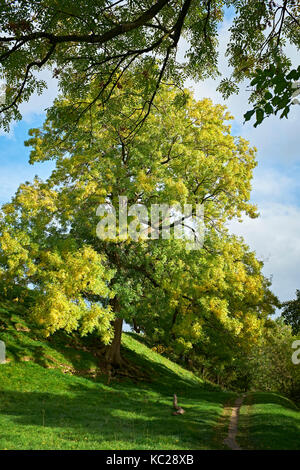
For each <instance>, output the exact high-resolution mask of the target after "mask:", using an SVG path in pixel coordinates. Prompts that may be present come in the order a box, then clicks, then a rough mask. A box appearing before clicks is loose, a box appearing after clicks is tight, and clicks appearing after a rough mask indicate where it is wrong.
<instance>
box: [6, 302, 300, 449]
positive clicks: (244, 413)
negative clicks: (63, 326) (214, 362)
mask: <svg viewBox="0 0 300 470" xmlns="http://www.w3.org/2000/svg"><path fill="white" fill-rule="evenodd" d="M24 312H25V310H24V308H22V307H16V306H15V305H14V304H10V303H2V304H1V307H0V338H1V339H2V340H4V341H5V342H6V345H7V357H8V362H7V364H4V365H1V366H0V428H1V435H0V449H2V450H3V449H113V450H118V449H182V450H184V449H187V450H191V449H224V448H225V447H224V445H223V439H224V437H225V436H226V433H227V427H228V419H229V416H228V415H226V413H225V415H224V413H223V408H224V405H225V404H228V403H232V402H233V401H234V400H235V398H236V396H237V395H236V394H235V393H232V392H229V391H222V390H220V389H219V388H218V387H216V386H214V385H212V384H209V383H205V382H203V381H202V380H200V379H199V378H197V377H196V376H195V375H194V374H192V373H191V372H189V371H187V370H185V369H183V368H182V367H180V366H178V365H177V364H174V363H173V362H171V361H169V360H168V359H166V358H164V357H162V356H160V355H159V354H157V353H155V352H154V351H152V350H151V349H149V348H148V347H147V346H146V345H145V344H143V342H142V341H141V340H138V339H137V337H136V336H135V335H132V334H124V338H123V354H124V356H126V357H127V359H129V360H130V361H131V362H132V363H134V364H135V366H137V367H138V368H139V369H140V370H141V371H146V372H147V377H146V378H145V379H144V380H134V378H130V377H125V376H124V377H121V376H118V377H112V380H111V381H110V383H109V384H108V377H107V375H105V374H104V373H103V371H102V370H101V360H100V359H99V357H97V355H96V354H97V344H96V342H95V338H94V339H93V340H89V341H87V340H86V341H81V340H79V339H78V337H76V336H75V335H67V334H65V333H64V334H57V335H54V336H53V337H51V339H50V340H45V339H43V338H42V337H41V336H40V333H39V331H38V330H36V329H35V327H34V326H33V325H30V324H28V323H25V321H24ZM174 393H177V395H178V399H179V404H180V405H181V406H182V407H183V408H184V409H185V411H186V412H185V414H184V415H182V416H173V415H172V412H173V411H174V410H173V408H172V398H173V394H174ZM254 397H255V400H254V403H255V404H254V405H252V406H251V410H250V411H249V410H248V407H247V404H246V406H243V407H242V409H241V433H240V438H241V444H242V445H243V446H245V448H278V449H281V448H299V431H300V428H299V425H300V413H299V411H297V410H296V407H295V406H294V405H293V404H292V403H291V402H289V401H288V400H286V399H284V398H282V397H278V396H277V398H276V399H275V398H274V397H275V395H272V394H255V395H254ZM252 399H253V396H252ZM297 432H298V435H297Z"/></svg>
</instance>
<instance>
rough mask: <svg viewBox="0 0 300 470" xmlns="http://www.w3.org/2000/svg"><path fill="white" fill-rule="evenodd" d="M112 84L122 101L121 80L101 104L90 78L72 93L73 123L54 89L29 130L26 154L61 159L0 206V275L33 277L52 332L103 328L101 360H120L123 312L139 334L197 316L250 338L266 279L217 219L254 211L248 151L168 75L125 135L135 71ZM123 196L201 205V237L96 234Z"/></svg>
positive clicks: (193, 327)
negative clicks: (76, 95) (77, 115)
mask: <svg viewBox="0 0 300 470" xmlns="http://www.w3.org/2000/svg"><path fill="white" fill-rule="evenodd" d="M121 83H122V86H123V87H124V88H126V89H129V90H132V91H131V92H130V93H128V96H127V98H126V101H125V100H124V99H123V100H120V96H119V94H122V90H121V89H116V90H115V92H114V95H112V97H111V99H110V101H109V104H108V105H107V107H106V112H105V113H104V114H103V113H101V111H99V108H98V106H97V104H96V103H94V102H93V91H94V90H93V89H92V90H91V91H90V94H89V95H88V96H86V98H85V100H84V102H82V105H81V106H82V108H84V107H85V106H86V103H87V102H90V103H91V106H90V111H89V113H88V114H84V115H83V116H82V119H81V120H80V122H79V123H78V125H77V126H76V127H75V128H74V127H72V126H68V119H69V120H70V122H72V114H71V113H70V110H71V103H70V98H69V97H61V98H60V99H59V100H57V101H56V102H55V104H54V107H53V108H52V109H51V110H49V112H48V116H47V119H46V121H45V123H44V126H43V128H41V129H32V130H31V132H30V133H31V138H30V139H29V141H28V142H27V145H30V146H32V147H33V149H32V151H31V157H30V158H31V163H34V162H41V161H46V160H49V159H54V160H55V161H56V168H55V170H54V171H53V173H52V175H51V176H50V178H49V179H48V180H47V181H46V182H42V181H40V180H39V179H37V178H36V179H35V180H34V182H33V183H25V184H22V185H21V186H20V187H19V189H18V191H17V193H16V195H15V197H14V198H13V199H12V201H11V203H9V204H6V205H4V206H3V209H2V217H1V225H0V229H1V237H0V243H1V251H0V263H1V281H2V282H1V283H2V285H5V286H6V288H7V289H8V288H9V287H10V286H19V287H26V286H27V287H30V288H31V289H34V292H35V303H34V305H33V306H32V309H31V313H32V315H33V317H34V318H35V320H36V321H37V322H38V323H39V324H40V325H41V326H42V327H43V329H44V331H45V333H46V334H47V335H49V334H52V333H53V332H55V331H56V330H59V329H65V330H67V331H69V332H70V331H73V330H79V331H80V333H81V334H83V335H85V334H88V333H90V332H92V331H96V332H98V335H99V337H100V340H101V343H102V345H103V346H100V341H99V348H102V347H103V354H104V355H103V358H104V359H105V361H106V362H108V363H109V364H113V365H115V366H121V365H122V364H123V363H124V361H123V359H122V357H121V354H120V340H121V333H122V322H123V320H124V319H125V320H126V321H127V322H128V323H129V324H131V325H135V327H136V328H140V329H143V330H144V331H146V332H147V331H149V332H150V329H149V322H151V319H152V320H153V325H156V324H157V321H159V319H161V325H162V327H163V328H165V329H166V330H172V329H173V333H174V334H175V336H176V337H179V336H181V337H182V340H184V341H190V342H191V343H193V341H194V340H196V339H197V338H198V339H199V334H200V333H201V331H202V330H203V325H204V326H205V325H211V328H212V329H214V328H219V329H220V331H222V335H221V336H220V340H221V338H222V337H224V335H226V333H228V334H231V335H232V334H235V335H241V337H242V336H243V335H244V336H245V337H247V338H248V340H249V338H251V337H252V336H253V335H254V336H255V335H256V334H257V330H258V329H259V327H260V325H261V324H262V322H263V319H264V317H265V316H266V314H265V313H264V312H266V311H267V308H266V307H265V305H263V303H264V302H265V303H266V300H265V299H266V292H267V291H268V283H267V282H266V280H265V279H264V277H263V275H262V273H261V268H262V264H261V263H260V262H259V261H257V260H256V258H255V256H254V254H251V253H249V252H248V249H247V247H245V246H244V245H243V243H242V242H241V241H240V240H238V239H236V238H234V237H229V235H228V234H227V232H226V228H225V224H226V221H228V220H229V219H230V218H232V217H236V216H237V217H240V216H241V215H242V214H243V213H244V214H247V215H249V216H250V217H256V215H257V214H256V208H255V207H254V206H253V205H252V204H250V202H249V197H250V190H251V178H252V170H253V168H254V167H255V165H256V162H255V150H254V149H252V148H250V147H249V144H248V142H247V141H245V140H244V139H242V138H239V137H236V138H235V137H233V136H232V135H231V134H230V125H229V123H228V122H227V121H228V120H230V118H231V116H230V115H229V114H228V112H227V111H226V109H225V107H223V106H220V105H217V106H213V105H212V103H211V101H210V100H207V99H205V100H203V101H200V102H197V101H196V100H195V99H194V98H193V96H192V94H191V93H190V92H189V91H184V92H181V91H178V89H177V88H174V87H171V86H168V87H163V88H161V90H160V91H159V93H158V95H157V97H156V100H155V102H154V106H153V109H152V113H151V115H150V116H149V118H148V119H147V120H146V121H145V123H144V126H143V127H142V128H140V129H139V131H138V132H136V133H135V134H134V135H133V136H132V137H131V139H126V138H124V136H126V135H127V133H128V128H126V127H124V123H123V119H122V116H123V114H126V113H127V112H128V109H129V108H130V109H132V107H135V108H136V109H137V111H136V113H138V112H139V111H138V109H139V108H140V104H141V103H142V100H143V97H142V96H141V93H140V90H138V89H135V88H134V83H135V77H133V76H131V75H129V76H127V77H126V78H125V77H124V78H123V80H122V82H121ZM95 86H96V84H95ZM77 111H78V110H77ZM132 121H133V122H135V116H132ZM119 196H126V197H127V198H128V205H131V204H137V203H138V204H144V206H145V207H146V209H147V211H148V212H150V208H151V205H152V204H160V203H167V204H169V205H173V204H175V203H176V204H179V205H181V206H182V205H183V204H185V203H188V204H191V205H192V206H193V207H195V205H196V204H203V205H204V220H205V225H206V228H205V241H204V245H203V247H202V249H200V250H196V251H195V250H188V249H187V248H186V241H185V240H184V239H175V236H174V230H171V231H170V232H171V237H170V239H162V238H161V237H160V238H159V239H153V240H149V239H143V238H142V237H139V238H138V239H137V240H133V239H130V238H129V239H123V238H122V237H121V236H120V235H121V234H120V233H119V234H118V232H117V234H116V237H114V238H113V239H110V238H109V237H108V239H100V238H99V237H97V234H96V227H97V224H98V223H99V217H98V216H97V215H96V210H97V208H98V206H99V204H107V205H109V206H110V207H112V206H114V207H116V208H117V207H118V198H119ZM117 214H118V212H117ZM130 220H131V221H132V217H131V219H130ZM184 222H185V221H184ZM267 303H268V302H267ZM271 304H272V299H271V298H270V300H269V305H271ZM178 329H181V334H180V335H178ZM207 331H208V329H207ZM176 332H177V333H176ZM252 333H253V334H252Z"/></svg>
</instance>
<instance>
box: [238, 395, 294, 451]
mask: <svg viewBox="0 0 300 470" xmlns="http://www.w3.org/2000/svg"><path fill="white" fill-rule="evenodd" d="M237 440H238V442H239V443H240V444H241V446H242V448H244V449H255V450H261V449H267V450H300V410H299V409H298V408H297V407H296V405H295V404H294V403H293V402H291V401H290V400H288V399H287V398H284V397H282V396H280V395H278V394H276V393H267V392H255V393H251V394H249V395H248V396H247V398H246V399H245V402H244V405H243V406H242V407H241V410H240V418H239V433H238V436H237Z"/></svg>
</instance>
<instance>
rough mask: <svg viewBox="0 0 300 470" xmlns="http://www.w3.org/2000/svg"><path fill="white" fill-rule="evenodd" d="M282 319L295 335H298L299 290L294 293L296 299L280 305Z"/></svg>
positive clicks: (299, 317)
mask: <svg viewBox="0 0 300 470" xmlns="http://www.w3.org/2000/svg"><path fill="white" fill-rule="evenodd" d="M282 307H283V312H282V314H281V315H282V317H283V319H284V322H285V323H286V324H287V325H290V326H291V328H292V331H293V333H294V334H295V335H297V334H298V333H300V290H299V289H297V291H296V299H295V300H289V301H287V302H283V303H282Z"/></svg>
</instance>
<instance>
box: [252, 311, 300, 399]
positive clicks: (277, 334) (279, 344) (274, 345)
mask: <svg viewBox="0 0 300 470" xmlns="http://www.w3.org/2000/svg"><path fill="white" fill-rule="evenodd" d="M298 339H299V337H298ZM295 340H297V337H295V336H293V335H292V332H291V328H290V327H289V326H286V325H284V323H283V322H282V319H276V320H275V321H273V322H271V321H269V327H268V328H266V330H265V332H264V335H263V337H262V338H261V341H260V343H259V344H258V345H257V347H256V348H253V350H252V351H251V354H250V355H249V356H248V364H249V367H250V374H251V376H252V388H254V389H256V390H262V391H274V392H278V393H281V394H283V395H285V396H287V397H290V398H292V399H294V400H296V401H298V402H299V401H300V367H299V364H294V363H293V362H292V355H293V353H294V349H293V348H292V345H293V342H294V341H295Z"/></svg>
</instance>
